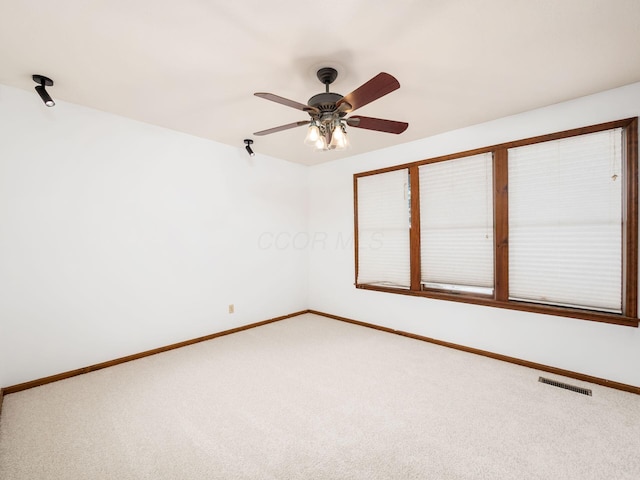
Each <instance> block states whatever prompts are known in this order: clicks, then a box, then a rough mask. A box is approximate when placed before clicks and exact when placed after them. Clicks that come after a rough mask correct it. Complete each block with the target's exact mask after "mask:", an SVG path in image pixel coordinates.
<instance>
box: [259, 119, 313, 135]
mask: <svg viewBox="0 0 640 480" xmlns="http://www.w3.org/2000/svg"><path fill="white" fill-rule="evenodd" d="M302 125H309V121H308V120H301V121H299V122H293V123H287V124H286V125H280V126H279V127H273V128H269V129H267V130H261V131H259V132H255V133H254V135H256V136H258V137H261V136H263V135H269V134H270V133H276V132H281V131H282V130H289V129H290V128H296V127H301V126H302Z"/></svg>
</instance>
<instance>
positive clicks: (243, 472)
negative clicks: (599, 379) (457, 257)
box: [0, 314, 640, 480]
mask: <svg viewBox="0 0 640 480" xmlns="http://www.w3.org/2000/svg"><path fill="white" fill-rule="evenodd" d="M540 375H542V376H545V377H551V378H554V379H557V380H560V381H566V382H567V383H571V384H574V385H578V386H583V387H587V388H591V389H592V390H593V396H591V397H590V396H584V395H581V394H578V393H575V392H571V391H568V390H563V389H560V388H556V387H552V386H549V385H544V384H542V383H539V382H538V377H539V376H540ZM0 420H1V421H0V478H2V479H3V480H27V479H28V480H35V479H38V480H44V479H82V480H87V479H91V480H99V479H118V480H126V479H149V480H151V479H153V480H161V479H187V480H191V479H194V480H195V479H203V480H204V479H207V480H211V479H226V480H228V479H304V480H308V479H323V480H327V479H367V480H376V479H403V480H408V479H491V480H499V479H514V478H518V479H545V480H548V479H554V480H561V479H581V480H585V479H598V480H603V479H611V480H613V479H615V480H623V479H629V480H631V479H633V480H637V479H638V478H640V396H638V395H633V394H630V393H625V392H620V391H616V390H612V389H608V388H605V387H601V386H598V385H590V384H585V383H583V382H578V381H576V380H572V379H565V378H562V377H557V376H553V375H550V374H547V373H544V372H538V371H536V370H532V369H528V368H524V367H519V366H516V365H512V364H508V363H503V362H499V361H496V360H492V359H489V358H485V357H480V356H476V355H472V354H468V353H464V352H460V351H456V350H450V349H447V348H444V347H439V346H436V345H432V344H428V343H424V342H420V341H417V340H413V339H409V338H406V337H401V336H397V335H392V334H388V333H384V332H380V331H377V330H373V329H368V328H365V327H360V326H356V325H352V324H347V323H343V322H339V321H336V320H331V319H327V318H324V317H319V316H315V315H311V314H306V315H302V316H299V317H294V318H291V319H287V320H283V321H280V322H276V323H272V324H269V325H265V326H262V327H258V328H255V329H251V330H247V331H243V332H239V333H236V334H233V335H228V336H224V337H220V338H217V339H214V340H210V341H207V342H203V343H200V344H196V345H192V346H189V347H185V348H181V349H178V350H173V351H170V352H166V353H162V354H159V355H154V356H151V357H147V358H143V359H141V360H136V361H134V362H129V363H126V364H122V365H118V366H115V367H111V368H108V369H105V370H100V371H96V372H93V373H90V374H86V375H81V376H78V377H74V378H71V379H68V380H64V381H60V382H56V383H52V384H49V385H45V386H42V387H38V388H34V389H30V390H26V391H23V392H20V393H15V394H11V395H7V396H6V397H5V399H4V405H3V409H2V418H1V419H0Z"/></svg>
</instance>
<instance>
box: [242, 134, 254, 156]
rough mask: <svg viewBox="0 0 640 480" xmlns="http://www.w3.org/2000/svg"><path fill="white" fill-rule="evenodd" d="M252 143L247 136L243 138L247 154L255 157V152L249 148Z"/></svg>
mask: <svg viewBox="0 0 640 480" xmlns="http://www.w3.org/2000/svg"><path fill="white" fill-rule="evenodd" d="M252 143H253V140H251V139H249V138H245V139H244V144H245V145H246V147H244V149H245V150H246V151H247V153H248V154H249V156H250V157H255V156H256V154H255V153H254V152H253V149H252V148H251V144H252Z"/></svg>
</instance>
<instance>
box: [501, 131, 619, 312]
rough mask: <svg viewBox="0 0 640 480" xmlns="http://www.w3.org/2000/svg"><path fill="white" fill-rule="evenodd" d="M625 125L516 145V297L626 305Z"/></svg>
mask: <svg viewBox="0 0 640 480" xmlns="http://www.w3.org/2000/svg"><path fill="white" fill-rule="evenodd" d="M621 147H622V130H621V129H615V130H607V131H603V132H597V133H592V134H587V135H580V136H577V137H569V138H565V139H561V140H554V141H549V142H543V143H537V144H535V145H528V146H523V147H518V148H513V149H510V150H509V163H508V165H509V298H510V299H513V300H525V301H531V302H540V303H546V304H554V305H560V306H571V307H580V308H588V309H594V310H603V311H611V312H618V313H619V312H621V310H622V194H623V183H624V182H623V178H622V176H623V172H622V167H621V163H622V155H621Z"/></svg>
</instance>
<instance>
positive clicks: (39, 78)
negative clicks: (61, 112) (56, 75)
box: [31, 75, 56, 107]
mask: <svg viewBox="0 0 640 480" xmlns="http://www.w3.org/2000/svg"><path fill="white" fill-rule="evenodd" d="M31 78H33V81H34V82H36V83H39V84H40V85H38V86H37V87H36V92H38V95H40V98H41V99H42V101H43V102H44V104H45V105H46V106H47V107H53V106H54V105H55V104H56V102H54V101H53V99H52V98H51V96H50V95H49V94H48V93H47V91H46V90H45V88H44V87H51V86H53V80H51V79H50V78H48V77H45V76H44V75H33V76H32V77H31Z"/></svg>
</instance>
